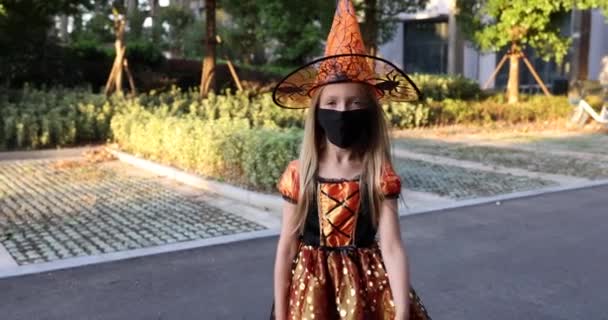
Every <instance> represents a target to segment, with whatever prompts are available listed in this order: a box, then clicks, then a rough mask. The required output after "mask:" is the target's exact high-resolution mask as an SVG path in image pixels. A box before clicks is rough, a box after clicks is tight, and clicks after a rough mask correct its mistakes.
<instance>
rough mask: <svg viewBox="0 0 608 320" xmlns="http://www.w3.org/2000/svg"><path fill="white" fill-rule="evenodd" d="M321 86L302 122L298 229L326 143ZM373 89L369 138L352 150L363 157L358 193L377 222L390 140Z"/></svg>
mask: <svg viewBox="0 0 608 320" xmlns="http://www.w3.org/2000/svg"><path fill="white" fill-rule="evenodd" d="M322 89H323V88H321V89H319V90H317V91H316V92H315V94H314V96H313V99H312V103H311V107H310V108H309V110H308V113H307V116H306V122H305V125H304V139H303V140H302V148H301V150H300V157H299V169H298V170H299V177H300V179H299V184H300V185H299V195H298V199H299V200H298V203H297V205H296V215H297V219H296V230H295V231H297V232H301V231H302V230H303V228H304V223H305V221H306V215H307V212H308V211H309V209H310V204H311V201H315V200H316V199H314V196H315V188H316V183H315V179H316V173H317V170H318V168H319V156H320V154H321V152H322V149H323V146H324V145H325V142H326V140H325V135H324V134H323V129H321V127H320V126H319V124H318V123H317V109H318V108H319V99H320V97H321V93H322V91H323V90H322ZM372 90H373V89H372V88H371V87H368V89H367V90H366V92H367V93H368V99H369V101H370V102H371V105H370V106H369V107H368V108H369V109H370V110H371V119H372V120H371V121H372V123H371V130H370V132H369V141H368V143H367V144H366V145H365V146H362V148H361V149H359V150H355V151H356V152H357V153H358V154H359V156H361V159H362V161H363V171H362V173H361V176H360V178H359V185H360V186H361V197H360V199H365V197H367V200H368V203H369V207H370V213H371V215H372V223H373V224H374V225H377V223H378V215H379V211H380V204H381V203H382V201H383V200H384V194H383V193H382V192H381V179H382V173H383V172H382V171H383V168H384V166H386V165H391V156H390V154H391V153H390V142H389V135H388V126H387V121H386V118H385V114H384V110H383V109H382V106H381V105H380V104H379V102H378V100H377V98H376V96H375V95H374V94H373V91H372Z"/></svg>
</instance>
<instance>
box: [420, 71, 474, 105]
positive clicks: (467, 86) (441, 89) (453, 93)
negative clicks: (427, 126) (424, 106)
mask: <svg viewBox="0 0 608 320" xmlns="http://www.w3.org/2000/svg"><path fill="white" fill-rule="evenodd" d="M412 81H414V83H415V84H416V85H417V86H418V88H419V89H420V91H421V92H422V95H423V97H424V98H426V99H433V100H443V99H461V100H470V99H478V98H480V97H481V96H482V92H481V89H480V88H479V85H478V84H477V82H475V81H473V80H470V79H467V78H465V77H463V76H460V75H458V76H453V75H431V74H414V75H412Z"/></svg>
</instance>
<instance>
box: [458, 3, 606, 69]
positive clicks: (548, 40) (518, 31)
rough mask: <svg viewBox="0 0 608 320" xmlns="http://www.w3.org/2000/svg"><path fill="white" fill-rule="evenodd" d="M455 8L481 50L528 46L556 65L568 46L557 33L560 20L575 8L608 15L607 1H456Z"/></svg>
mask: <svg viewBox="0 0 608 320" xmlns="http://www.w3.org/2000/svg"><path fill="white" fill-rule="evenodd" d="M457 6H458V7H459V9H460V14H459V15H458V19H459V22H460V23H461V24H462V25H463V30H464V31H465V33H466V34H467V35H468V36H469V38H470V39H472V40H473V41H474V42H475V43H477V44H478V45H479V46H480V47H481V49H482V50H492V51H498V50H500V49H502V48H504V47H506V46H508V45H512V44H513V45H515V49H516V50H518V49H522V48H525V47H527V46H530V47H532V48H534V49H535V50H536V52H537V53H538V54H539V56H540V57H542V58H543V59H545V60H549V59H555V60H556V61H557V62H558V63H560V62H561V61H562V59H563V58H564V56H565V55H566V53H567V51H568V47H569V46H570V43H571V39H569V38H566V37H564V36H562V35H561V33H560V24H559V20H560V18H561V17H564V15H565V14H567V12H569V11H570V10H572V9H577V8H578V9H588V8H594V7H600V8H602V9H603V10H604V13H605V14H606V13H608V0H580V1H571V0H554V1H547V0H508V1H507V0H475V1H470V0H458V1H457Z"/></svg>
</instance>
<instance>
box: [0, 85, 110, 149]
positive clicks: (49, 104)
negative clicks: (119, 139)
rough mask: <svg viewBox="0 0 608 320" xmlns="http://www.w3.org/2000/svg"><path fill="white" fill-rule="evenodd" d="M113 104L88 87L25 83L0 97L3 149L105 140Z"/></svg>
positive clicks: (0, 141)
mask: <svg viewBox="0 0 608 320" xmlns="http://www.w3.org/2000/svg"><path fill="white" fill-rule="evenodd" d="M113 113H114V105H113V104H112V103H111V102H110V101H106V99H105V97H103V96H100V95H95V94H91V93H90V92H89V91H88V90H82V89H79V90H74V89H70V90H67V89H53V90H38V89H33V88H30V87H27V86H26V87H24V88H23V89H22V90H18V91H7V92H4V93H3V95H2V98H0V114H1V117H0V149H3V150H5V149H37V148H44V147H53V146H67V145H74V144H77V143H85V142H98V141H105V140H106V139H107V138H109V137H110V136H111V133H110V132H109V123H110V120H111V118H112V115H113Z"/></svg>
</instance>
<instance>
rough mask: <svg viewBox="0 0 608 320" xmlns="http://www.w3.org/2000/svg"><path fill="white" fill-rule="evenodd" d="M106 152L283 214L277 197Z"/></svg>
mask: <svg viewBox="0 0 608 320" xmlns="http://www.w3.org/2000/svg"><path fill="white" fill-rule="evenodd" d="M106 150H107V151H108V152H110V153H111V154H113V155H114V156H115V157H117V158H118V159H119V160H120V161H122V162H125V163H128V164H130V165H132V166H135V167H138V168H140V169H143V170H147V171H150V172H153V173H155V174H158V175H161V176H165V177H167V178H170V179H173V180H175V181H178V182H181V183H183V184H186V185H189V186H192V187H196V188H199V189H203V190H205V191H208V192H211V193H215V194H218V195H221V196H222V197H226V198H229V199H232V200H235V201H238V202H242V203H245V204H248V205H250V206H254V207H258V208H261V209H264V210H269V211H278V212H281V210H282V208H283V203H282V198H281V197H280V196H277V195H270V194H263V193H259V192H255V191H251V190H247V189H243V188H239V187H235V186H233V185H230V184H227V183H222V182H218V181H214V180H210V179H206V178H203V177H201V176H199V175H197V174H192V173H187V172H185V171H182V170H180V169H177V168H174V167H171V166H167V165H163V164H158V163H155V162H152V161H150V160H146V159H143V158H140V157H136V156H133V155H130V154H128V153H125V152H122V151H118V150H116V149H113V148H110V147H106Z"/></svg>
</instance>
